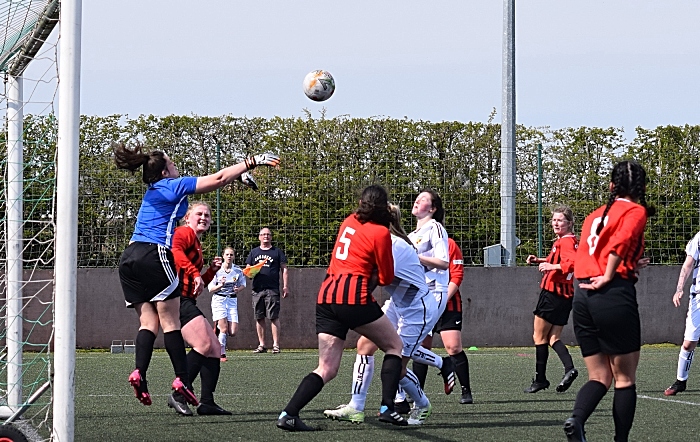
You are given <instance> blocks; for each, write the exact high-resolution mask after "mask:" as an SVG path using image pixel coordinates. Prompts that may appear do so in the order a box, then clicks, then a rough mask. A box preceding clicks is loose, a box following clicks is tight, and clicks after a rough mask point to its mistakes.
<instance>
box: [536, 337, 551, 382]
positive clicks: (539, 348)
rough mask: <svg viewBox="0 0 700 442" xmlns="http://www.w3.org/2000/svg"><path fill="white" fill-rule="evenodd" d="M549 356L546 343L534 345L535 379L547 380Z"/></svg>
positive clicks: (538, 380)
mask: <svg viewBox="0 0 700 442" xmlns="http://www.w3.org/2000/svg"><path fill="white" fill-rule="evenodd" d="M548 357H549V346H548V345H547V344H538V345H535V381H537V382H544V381H546V380H547V358H548Z"/></svg>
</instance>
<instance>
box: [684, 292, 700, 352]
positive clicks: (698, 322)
mask: <svg viewBox="0 0 700 442" xmlns="http://www.w3.org/2000/svg"><path fill="white" fill-rule="evenodd" d="M699 339H700V295H695V296H691V297H690V302H689V303H688V315H687V316H686V317H685V334H684V336H683V340H685V341H694V342H698V340H699Z"/></svg>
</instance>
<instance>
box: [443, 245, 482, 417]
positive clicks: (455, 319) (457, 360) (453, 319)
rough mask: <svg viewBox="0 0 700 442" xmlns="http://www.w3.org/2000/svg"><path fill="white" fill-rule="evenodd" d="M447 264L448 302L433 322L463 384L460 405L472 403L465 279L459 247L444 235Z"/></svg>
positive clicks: (462, 258) (462, 257)
mask: <svg viewBox="0 0 700 442" xmlns="http://www.w3.org/2000/svg"><path fill="white" fill-rule="evenodd" d="M447 245H448V251H449V256H450V263H449V267H448V270H449V272H450V282H449V284H448V285H447V305H446V307H445V311H444V312H443V314H442V316H440V319H439V320H438V322H437V323H436V324H435V329H434V331H435V333H439V334H440V338H441V339H442V343H443V345H444V346H445V350H446V351H447V354H448V355H450V358H451V359H452V361H453V362H454V366H455V374H456V375H457V379H459V383H460V385H461V386H462V395H461V397H460V399H459V403H460V404H471V403H473V402H474V400H473V398H472V389H471V384H470V381H469V360H468V359H467V354H466V353H465V352H464V348H463V347H462V295H461V293H460V292H459V286H460V285H461V284H462V281H463V280H464V256H463V255H462V250H461V249H460V248H459V246H458V245H457V243H456V242H455V240H454V239H452V238H447Z"/></svg>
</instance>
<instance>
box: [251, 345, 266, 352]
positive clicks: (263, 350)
mask: <svg viewBox="0 0 700 442" xmlns="http://www.w3.org/2000/svg"><path fill="white" fill-rule="evenodd" d="M253 353H267V349H266V348H265V347H263V346H262V345H258V348H256V349H255V350H253Z"/></svg>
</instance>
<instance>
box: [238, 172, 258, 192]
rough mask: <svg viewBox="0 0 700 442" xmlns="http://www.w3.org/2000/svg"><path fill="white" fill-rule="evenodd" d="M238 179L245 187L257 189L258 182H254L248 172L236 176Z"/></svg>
mask: <svg viewBox="0 0 700 442" xmlns="http://www.w3.org/2000/svg"><path fill="white" fill-rule="evenodd" d="M238 181H240V182H241V183H243V185H244V186H246V187H250V188H251V189H253V190H258V183H256V182H255V179H254V178H253V175H252V174H251V173H250V172H243V173H242V174H241V176H239V177H238Z"/></svg>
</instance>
